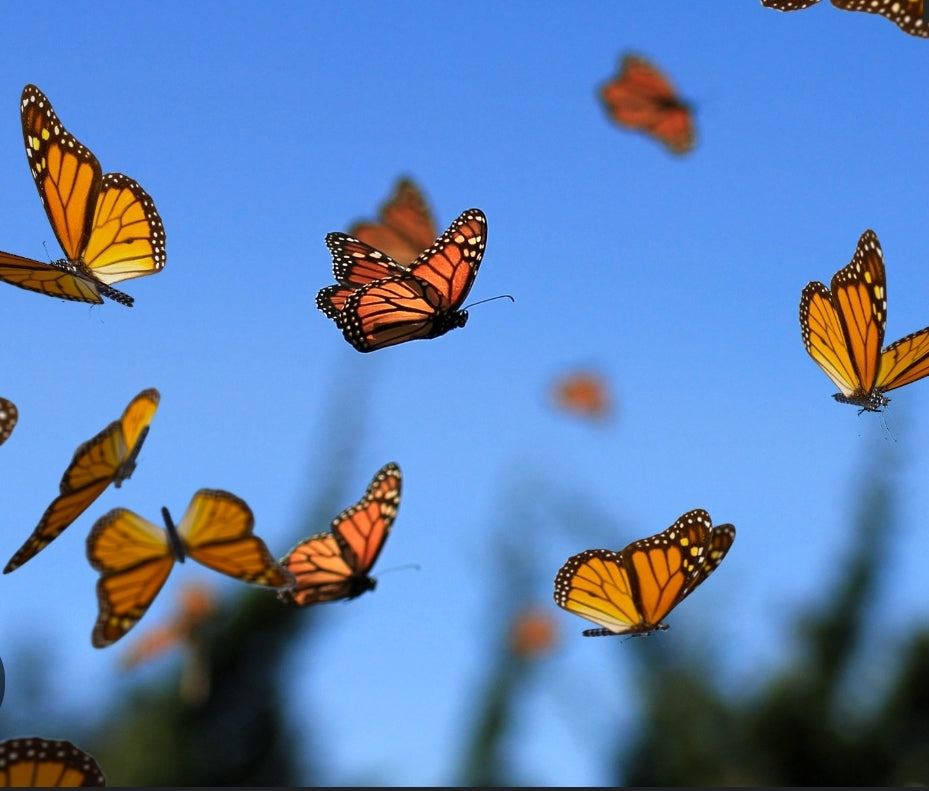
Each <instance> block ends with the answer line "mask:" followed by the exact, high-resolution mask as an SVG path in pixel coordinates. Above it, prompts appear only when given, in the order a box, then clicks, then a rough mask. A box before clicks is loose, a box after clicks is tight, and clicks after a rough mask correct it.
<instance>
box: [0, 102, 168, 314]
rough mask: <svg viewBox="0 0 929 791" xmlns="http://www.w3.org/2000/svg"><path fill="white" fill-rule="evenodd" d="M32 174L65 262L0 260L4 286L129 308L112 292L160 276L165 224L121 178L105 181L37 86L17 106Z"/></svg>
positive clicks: (136, 189)
mask: <svg viewBox="0 0 929 791" xmlns="http://www.w3.org/2000/svg"><path fill="white" fill-rule="evenodd" d="M20 110H21V113H22V122H23V139H24V140H25V143H26V154H27V156H28V159H29V169H30V170H31V171H32V176H33V178H34V179H35V184H36V187H37V188H38V190H39V197H40V198H41V199H42V205H43V206H44V207H45V212H46V214H47V215H48V220H49V222H50V223H51V224H52V230H53V231H54V232H55V236H56V238H57V239H58V242H59V244H60V245H61V248H62V249H63V250H64V252H65V258H62V259H60V260H58V261H53V262H52V263H50V264H45V263H42V262H41V261H35V260H32V259H30V258H23V257H22V256H18V255H13V254H11V253H0V280H5V281H6V282H7V283H11V284H12V285H14V286H19V287H21V288H26V289H29V290H30V291H38V292H39V293H42V294H47V295H48V296H50V297H61V298H62V299H72V300H79V301H81V302H93V303H95V304H100V303H102V302H103V298H102V297H109V298H110V299H112V300H115V301H116V302H120V303H121V304H123V305H127V306H130V307H131V306H132V302H133V300H132V297H130V296H128V295H127V294H124V293H122V292H121V291H117V290H116V289H115V288H112V287H111V285H110V284H112V283H118V282H119V281H121V280H127V279H129V278H132V277H142V276H143V275H151V274H153V273H155V272H158V271H160V270H161V269H162V268H163V267H164V265H165V260H166V255H165V232H164V225H163V224H162V222H161V217H159V215H158V211H157V210H156V209H155V204H154V202H153V201H152V199H151V197H149V195H148V193H147V192H146V191H145V190H143V189H142V187H140V186H139V184H138V183H137V182H136V181H134V180H133V179H131V178H129V177H128V176H124V175H123V174H122V173H104V172H103V169H102V168H101V167H100V163H99V161H97V158H96V157H95V156H94V155H93V154H92V153H91V151H90V150H89V149H88V148H87V147H86V146H84V145H82V144H81V143H80V142H79V141H78V140H77V139H76V138H75V137H74V136H73V135H72V134H71V133H70V132H68V131H67V130H66V129H65V128H64V125H63V124H62V123H61V121H60V120H59V119H58V116H57V115H56V114H55V111H54V110H53V109H52V105H51V102H49V100H48V98H47V97H46V96H45V94H43V93H42V91H40V90H39V89H38V88H36V86H35V85H27V86H26V87H25V88H24V89H23V95H22V99H21V100H20Z"/></svg>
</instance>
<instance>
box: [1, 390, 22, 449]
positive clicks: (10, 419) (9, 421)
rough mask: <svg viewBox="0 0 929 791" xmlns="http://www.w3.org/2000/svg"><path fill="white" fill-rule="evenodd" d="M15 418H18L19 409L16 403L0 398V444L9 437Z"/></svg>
mask: <svg viewBox="0 0 929 791" xmlns="http://www.w3.org/2000/svg"><path fill="white" fill-rule="evenodd" d="M17 420H19V410H18V409H17V408H16V404H14V403H13V402H12V401H9V400H7V399H6V398H0V445H2V444H3V443H4V442H6V441H7V440H8V439H9V438H10V434H12V433H13V429H14V428H15V427H16V421H17Z"/></svg>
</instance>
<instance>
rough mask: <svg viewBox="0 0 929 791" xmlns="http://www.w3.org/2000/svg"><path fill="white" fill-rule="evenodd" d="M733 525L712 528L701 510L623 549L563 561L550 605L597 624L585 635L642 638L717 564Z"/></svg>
mask: <svg viewBox="0 0 929 791" xmlns="http://www.w3.org/2000/svg"><path fill="white" fill-rule="evenodd" d="M733 541H735V527H733V526H732V525H730V524H725V525H717V526H716V527H713V526H712V522H711V521H710V515H709V514H708V513H707V512H706V511H704V510H703V509H701V508H697V509H695V510H693V511H688V512H687V513H686V514H684V515H683V516H681V517H680V518H679V519H678V520H677V521H676V522H675V523H674V524H673V525H671V527H669V528H668V529H667V530H664V531H662V532H661V533H658V534H656V535H654V536H649V537H648V538H643V539H640V540H639V541H633V542H632V543H631V544H629V545H628V546H627V547H626V548H625V549H623V550H621V551H619V552H614V551H613V550H610V549H588V550H587V551H586V552H581V553H580V554H577V555H574V556H572V557H570V558H568V561H567V562H566V563H565V564H564V565H563V566H562V567H561V569H560V570H559V571H558V574H557V575H556V577H555V603H556V604H557V605H558V606H559V607H563V608H564V609H566V610H567V611H568V612H573V613H574V614H575V615H580V616H581V617H582V618H586V619H587V620H589V621H593V622H594V623H596V624H599V625H600V628H597V629H586V630H585V631H584V635H585V636H586V637H603V636H606V635H614V634H630V635H646V634H651V633H652V632H655V631H658V630H659V629H667V628H668V626H667V624H664V623H662V622H661V619H662V618H664V617H665V616H666V615H667V614H668V613H669V612H671V610H673V609H674V608H675V607H677V605H678V604H680V603H681V602H682V601H683V600H684V599H686V598H687V596H689V595H690V594H691V593H693V591H694V590H695V589H696V588H697V586H698V585H700V583H701V582H703V580H705V579H706V578H707V577H708V576H709V575H710V574H711V573H712V572H713V571H714V570H715V569H716V567H717V566H718V565H719V564H720V563H721V562H722V559H723V558H724V557H725V556H726V553H727V552H728V551H729V547H731V546H732V542H733Z"/></svg>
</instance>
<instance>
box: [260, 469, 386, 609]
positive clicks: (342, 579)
mask: <svg viewBox="0 0 929 791" xmlns="http://www.w3.org/2000/svg"><path fill="white" fill-rule="evenodd" d="M401 483H402V477H401V474H400V468H399V467H398V466H397V465H396V464H395V463H393V462H390V463H389V464H385V465H384V466H383V467H381V469H380V470H378V472H377V474H376V475H375V476H374V478H373V479H372V481H371V483H370V484H369V485H368V489H367V491H366V492H365V494H364V497H362V498H361V499H360V500H359V501H358V502H357V503H355V505H352V506H350V507H348V508H346V509H345V510H344V511H342V513H340V514H339V515H338V516H337V517H336V518H335V519H334V520H332V529H331V532H329V533H320V534H318V535H315V536H312V537H311V538H308V539H306V541H303V542H301V543H299V544H297V546H295V547H294V548H293V549H291V550H290V552H288V553H287V554H286V555H285V556H284V557H283V558H281V564H282V565H283V566H284V567H285V568H287V569H289V570H290V571H291V572H293V575H294V576H295V577H296V579H297V584H296V585H295V586H294V587H293V588H292V589H291V590H289V591H283V592H279V593H278V594H277V595H278V598H280V599H281V600H282V601H285V602H287V603H289V604H296V605H299V606H300V607H304V606H306V605H308V604H318V603H320V602H330V601H336V600H337V599H354V598H355V597H356V596H360V595H361V594H362V593H364V592H365V591H369V590H374V587H375V585H376V584H377V582H376V580H375V579H373V578H372V577H369V576H368V572H369V571H371V567H372V566H373V565H374V561H375V560H377V556H378V555H380V553H381V550H382V549H383V548H384V542H385V541H386V540H387V535H388V533H390V528H391V527H392V526H393V523H394V519H395V518H396V516H397V510H398V509H399V508H400V486H401Z"/></svg>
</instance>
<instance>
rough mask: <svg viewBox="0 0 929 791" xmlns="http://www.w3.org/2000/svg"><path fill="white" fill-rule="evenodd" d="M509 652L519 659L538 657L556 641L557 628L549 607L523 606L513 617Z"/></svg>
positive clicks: (549, 649) (547, 651)
mask: <svg viewBox="0 0 929 791" xmlns="http://www.w3.org/2000/svg"><path fill="white" fill-rule="evenodd" d="M508 637H509V640H508V643H509V649H510V652H511V653H512V654H513V655H514V656H517V657H519V658H520V659H538V658H539V657H541V656H543V655H544V654H547V653H549V652H550V651H551V650H552V649H553V648H554V647H555V645H556V644H557V643H558V630H557V628H556V626H555V621H554V619H553V618H552V615H551V612H550V611H549V608H545V609H542V608H541V607H539V606H537V605H531V606H526V607H523V608H522V609H521V610H520V611H519V612H517V613H516V615H515V616H514V617H513V620H512V622H511V623H510V632H509V635H508Z"/></svg>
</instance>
